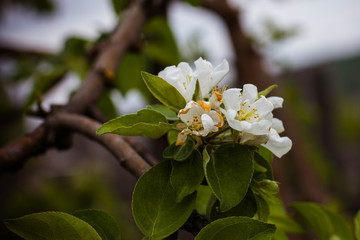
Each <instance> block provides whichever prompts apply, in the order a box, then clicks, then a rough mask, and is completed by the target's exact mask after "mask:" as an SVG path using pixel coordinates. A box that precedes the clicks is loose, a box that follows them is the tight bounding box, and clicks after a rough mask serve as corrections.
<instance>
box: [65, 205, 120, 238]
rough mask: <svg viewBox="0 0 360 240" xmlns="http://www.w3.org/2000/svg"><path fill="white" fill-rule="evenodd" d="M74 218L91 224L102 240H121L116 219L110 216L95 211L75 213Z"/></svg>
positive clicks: (88, 210) (87, 210)
mask: <svg viewBox="0 0 360 240" xmlns="http://www.w3.org/2000/svg"><path fill="white" fill-rule="evenodd" d="M72 215H73V216H75V217H77V218H80V219H81V220H83V221H85V222H87V223H88V224H90V225H91V226H92V227H93V228H94V229H95V230H96V232H97V233H98V234H99V235H100V237H101V239H102V240H120V231H119V228H118V225H117V223H116V222H115V220H114V218H113V217H111V216H110V215H109V214H107V213H105V212H103V211H100V210H95V209H85V210H78V211H75V212H74V213H73V214H72Z"/></svg>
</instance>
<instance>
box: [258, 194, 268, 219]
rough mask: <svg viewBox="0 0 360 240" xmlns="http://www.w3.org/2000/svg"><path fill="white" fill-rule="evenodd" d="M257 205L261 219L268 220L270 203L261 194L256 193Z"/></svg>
mask: <svg viewBox="0 0 360 240" xmlns="http://www.w3.org/2000/svg"><path fill="white" fill-rule="evenodd" d="M254 197H255V201H256V206H257V215H258V218H259V220H261V221H264V222H266V221H267V219H268V217H269V213H270V210H269V204H268V203H267V202H266V201H265V199H263V198H262V197H261V196H258V195H256V194H254Z"/></svg>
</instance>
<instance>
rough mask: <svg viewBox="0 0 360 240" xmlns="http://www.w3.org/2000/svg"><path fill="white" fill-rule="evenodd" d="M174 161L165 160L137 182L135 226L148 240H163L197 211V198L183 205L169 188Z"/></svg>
mask: <svg viewBox="0 0 360 240" xmlns="http://www.w3.org/2000/svg"><path fill="white" fill-rule="evenodd" d="M171 169H172V167H171V161H169V160H165V161H163V162H161V163H159V164H157V165H155V166H154V167H152V168H151V169H150V170H149V171H147V172H146V173H145V174H144V175H143V176H141V177H140V179H139V181H138V182H137V184H136V186H135V189H134V193H133V199H132V211H133V216H134V219H135V222H136V224H137V226H138V227H139V229H140V230H141V232H142V233H143V234H145V235H146V236H148V238H147V239H152V240H155V239H162V238H164V237H166V236H168V235H170V234H171V233H173V232H175V231H176V230H177V229H179V228H180V227H181V226H182V225H183V224H184V223H185V222H186V220H187V219H188V217H189V216H190V214H191V212H192V211H193V209H194V207H195V200H196V194H195V193H193V194H191V195H189V196H187V197H185V198H184V199H183V200H182V201H181V202H180V203H177V202H176V195H175V191H174V189H173V187H172V186H171V184H170V173H171Z"/></svg>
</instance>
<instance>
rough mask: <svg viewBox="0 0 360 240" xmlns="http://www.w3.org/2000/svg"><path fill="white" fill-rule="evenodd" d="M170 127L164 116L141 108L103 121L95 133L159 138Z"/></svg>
mask: <svg viewBox="0 0 360 240" xmlns="http://www.w3.org/2000/svg"><path fill="white" fill-rule="evenodd" d="M170 129H171V124H168V123H167V121H166V118H165V117H164V116H163V115H162V114H161V113H158V112H156V111H154V110H150V109H142V110H140V111H138V112H137V113H132V114H128V115H124V116H121V117H117V118H115V119H112V120H110V121H108V122H106V123H104V124H103V125H102V126H101V127H100V128H99V129H98V130H97V132H96V134H97V135H102V134H105V133H115V134H119V135H125V136H144V137H151V138H159V137H161V136H162V135H164V134H165V133H167V132H168V131H170Z"/></svg>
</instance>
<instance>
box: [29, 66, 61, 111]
mask: <svg viewBox="0 0 360 240" xmlns="http://www.w3.org/2000/svg"><path fill="white" fill-rule="evenodd" d="M67 71H68V68H67V67H65V66H56V67H54V68H53V69H52V70H50V71H48V72H43V73H39V74H37V75H35V76H34V81H35V82H34V86H33V90H32V91H31V93H30V95H29V97H28V99H27V102H26V107H29V106H30V105H31V104H32V103H34V102H35V101H36V99H37V98H38V97H41V95H43V94H45V93H47V92H48V91H49V90H50V89H51V88H52V87H53V86H54V85H55V84H57V83H58V82H59V81H60V80H62V79H63V78H64V76H65V74H66V73H67Z"/></svg>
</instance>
